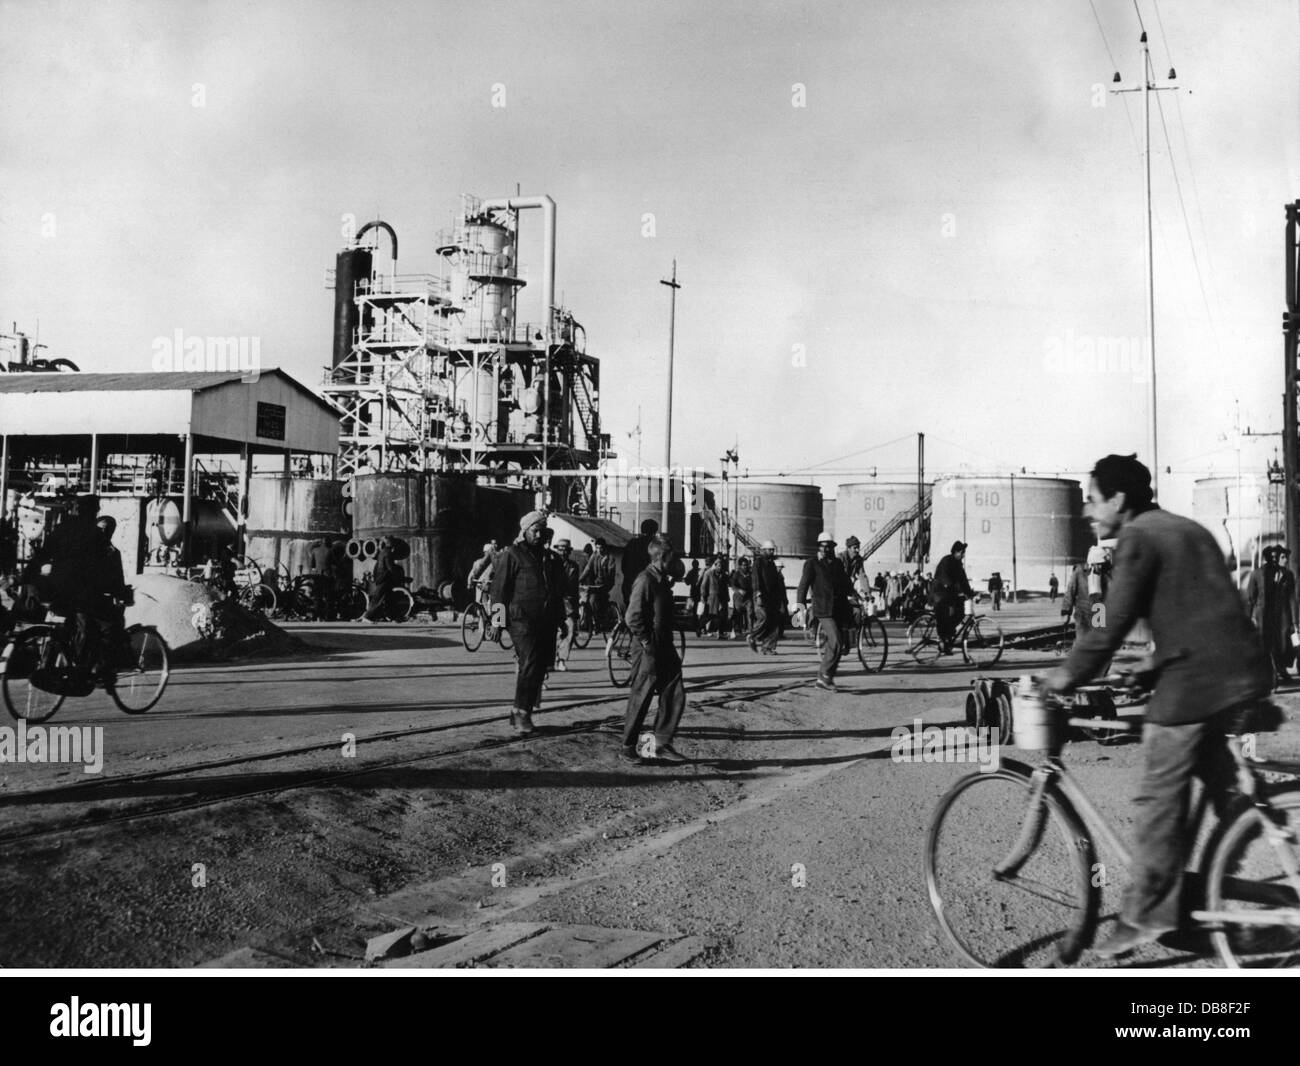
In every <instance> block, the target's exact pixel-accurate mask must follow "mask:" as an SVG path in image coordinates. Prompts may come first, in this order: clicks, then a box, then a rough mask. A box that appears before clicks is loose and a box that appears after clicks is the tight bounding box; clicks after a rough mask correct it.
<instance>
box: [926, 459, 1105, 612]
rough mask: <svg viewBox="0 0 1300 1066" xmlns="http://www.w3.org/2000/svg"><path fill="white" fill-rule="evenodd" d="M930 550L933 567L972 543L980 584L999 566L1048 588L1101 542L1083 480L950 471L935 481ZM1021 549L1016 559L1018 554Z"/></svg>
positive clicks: (1033, 586)
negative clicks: (1087, 512) (1086, 508)
mask: <svg viewBox="0 0 1300 1066" xmlns="http://www.w3.org/2000/svg"><path fill="white" fill-rule="evenodd" d="M932 495H933V499H934V510H933V514H932V518H931V525H930V529H931V534H930V556H929V561H928V563H927V569H930V570H933V569H934V566H935V564H936V563H938V561H939V560H940V559H941V558H942V557H943V556H944V555H947V554H948V550H949V548H950V547H951V546H952V543H953V542H954V541H958V540H960V541H963V542H965V543H966V544H968V545H969V547H968V548H967V550H966V576H967V577H969V578H970V581H971V584H972V585H973V586H974V587H975V588H976V590H981V589H983V588H986V587H987V584H986V583H987V580H988V578H989V577H990V576H991V575H992V574H993V573H994V572H997V573H999V574H1001V575H1002V579H1003V582H1004V584H1006V585H1009V584H1010V583H1011V581H1012V579H1013V574H1014V575H1015V580H1017V581H1018V582H1019V588H1020V589H1024V590H1032V591H1046V590H1047V588H1048V581H1049V579H1050V577H1051V575H1052V574H1053V573H1055V574H1056V576H1057V578H1058V579H1059V580H1060V582H1061V584H1062V585H1064V583H1065V579H1066V576H1067V575H1068V573H1069V570H1070V567H1071V566H1073V565H1074V564H1075V563H1079V562H1082V561H1083V558H1084V556H1085V555H1086V554H1087V551H1088V546H1089V545H1090V544H1092V543H1093V538H1092V532H1091V526H1090V523H1089V522H1088V520H1087V519H1086V518H1085V517H1084V513H1083V489H1082V487H1081V486H1080V484H1079V483H1078V482H1077V481H1071V480H1068V479H1062V478H1040V477H1014V478H1013V477H988V478H972V477H957V478H946V479H944V480H941V481H938V482H936V483H935V486H934V489H933V494H932ZM1013 555H1014V560H1013Z"/></svg>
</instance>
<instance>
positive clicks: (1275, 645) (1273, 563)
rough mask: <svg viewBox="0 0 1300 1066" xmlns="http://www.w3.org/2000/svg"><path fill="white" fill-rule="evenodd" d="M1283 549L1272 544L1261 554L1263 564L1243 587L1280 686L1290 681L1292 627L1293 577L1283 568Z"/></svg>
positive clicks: (1251, 616) (1253, 619) (1247, 605)
mask: <svg viewBox="0 0 1300 1066" xmlns="http://www.w3.org/2000/svg"><path fill="white" fill-rule="evenodd" d="M1288 555H1290V552H1288V551H1287V550H1286V548H1284V547H1281V546H1278V545H1272V546H1270V547H1267V548H1265V549H1264V551H1263V556H1264V565H1263V566H1261V567H1259V569H1257V570H1254V571H1253V572H1252V573H1251V575H1250V581H1249V582H1248V583H1247V584H1246V607H1247V609H1248V610H1249V611H1250V620H1251V621H1252V622H1254V623H1255V629H1256V630H1257V631H1258V632H1259V639H1260V643H1261V644H1262V645H1263V647H1264V651H1265V652H1267V653H1268V657H1269V659H1270V661H1271V662H1272V664H1273V676H1274V678H1275V679H1276V681H1277V683H1278V684H1279V685H1284V684H1286V683H1287V682H1289V681H1290V676H1289V675H1288V674H1287V672H1286V667H1287V663H1288V662H1289V661H1290V658H1291V629H1292V626H1293V625H1294V624H1295V618H1294V615H1293V608H1292V604H1293V602H1294V599H1295V577H1294V575H1293V574H1292V573H1291V571H1290V570H1289V569H1288V568H1287V567H1286V566H1285V560H1284V559H1283V556H1288Z"/></svg>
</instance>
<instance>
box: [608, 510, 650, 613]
mask: <svg viewBox="0 0 1300 1066" xmlns="http://www.w3.org/2000/svg"><path fill="white" fill-rule="evenodd" d="M658 532H659V523H658V522H656V521H655V520H654V519H653V518H647V519H646V520H645V521H644V522H642V523H641V535H640V536H639V537H633V538H632V539H631V540H629V541H628V542H627V547H626V548H624V549H623V557H622V558H621V559H620V560H619V564H618V565H619V579H618V587H619V596H620V599H619V607H620V609H621V610H624V611H626V610H627V605H628V599H629V597H630V596H631V595H632V582H633V581H635V580H636V579H637V576H638V575H639V574H640V573H641V571H642V570H644V569H645V568H646V567H647V566H649V565H650V552H649V547H650V540H651V538H652V537H653V536H654V535H655V534H656V533H658Z"/></svg>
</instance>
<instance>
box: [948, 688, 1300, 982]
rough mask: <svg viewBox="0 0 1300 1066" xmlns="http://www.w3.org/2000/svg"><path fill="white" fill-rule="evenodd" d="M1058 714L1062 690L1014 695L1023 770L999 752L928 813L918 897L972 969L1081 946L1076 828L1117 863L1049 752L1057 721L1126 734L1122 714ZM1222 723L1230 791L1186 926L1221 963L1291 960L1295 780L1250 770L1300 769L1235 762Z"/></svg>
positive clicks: (1061, 730)
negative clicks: (1205, 935) (1197, 904)
mask: <svg viewBox="0 0 1300 1066" xmlns="http://www.w3.org/2000/svg"><path fill="white" fill-rule="evenodd" d="M1026 680H1028V681H1030V682H1031V683H1032V679H1026ZM1110 680H1112V679H1109V678H1108V679H1104V682H1103V683H1105V681H1110ZM1121 680H1123V678H1121ZM1085 687H1094V686H1085ZM1265 706H1268V705H1267V704H1266V703H1265ZM1067 714H1068V710H1067V708H1066V706H1065V705H1064V703H1063V701H1062V700H1059V699H1057V698H1054V697H1048V698H1041V697H1035V696H1032V695H1030V694H1029V693H1027V692H1026V693H1024V694H1023V695H1022V696H1021V698H1020V700H1018V702H1017V706H1016V708H1015V712H1014V717H1015V729H1016V741H1017V743H1018V744H1020V746H1022V747H1025V748H1026V749H1029V750H1035V751H1039V752H1041V753H1042V756H1043V759H1042V762H1041V763H1040V764H1039V765H1038V766H1037V767H1031V766H1028V765H1026V764H1024V763H1020V762H1015V761H1012V760H1009V759H1003V760H1001V765H1000V767H999V768H998V769H997V770H995V771H993V772H987V773H984V772H977V773H974V774H971V775H969V776H967V777H964V778H962V779H961V780H960V781H958V782H957V783H956V784H955V785H954V786H953V787H952V788H951V789H950V790H949V791H948V792H947V793H946V794H945V795H944V797H943V798H942V799H941V800H940V801H939V804H938V806H937V807H936V809H935V812H934V815H933V817H932V818H931V822H930V829H929V834H928V836H927V840H926V857H925V875H926V888H927V891H928V893H929V897H930V903H931V906H932V907H933V909H934V913H935V917H936V918H937V920H938V922H939V925H940V927H941V928H942V929H943V932H944V934H945V935H946V936H947V938H948V940H949V941H950V942H951V943H952V945H953V946H954V947H955V948H956V949H957V951H958V952H960V954H961V955H962V956H963V957H964V958H965V959H966V960H968V961H969V962H971V963H973V964H975V965H976V966H983V967H994V966H1001V967H1006V966H1043V965H1047V966H1068V965H1070V964H1071V963H1073V962H1075V961H1076V960H1077V959H1078V958H1079V956H1080V955H1081V954H1082V953H1083V952H1084V951H1085V950H1086V949H1087V948H1088V947H1089V946H1090V945H1091V943H1092V939H1093V935H1094V933H1095V930H1096V926H1097V921H1098V915H1099V913H1100V908H1101V887H1100V882H1099V879H1098V877H1097V876H1096V874H1097V872H1098V870H1099V869H1100V867H1099V866H1098V865H1097V864H1096V848H1095V846H1094V843H1093V835H1092V834H1091V833H1090V831H1089V828H1088V827H1089V826H1093V827H1096V828H1097V829H1098V830H1099V831H1100V834H1101V838H1102V839H1103V840H1104V841H1105V842H1106V843H1107V844H1108V845H1109V847H1110V848H1112V849H1113V850H1114V852H1115V853H1116V854H1117V855H1118V856H1119V857H1120V860H1121V861H1122V862H1124V863H1128V862H1129V861H1130V856H1129V853H1128V851H1127V850H1126V849H1125V848H1124V846H1123V844H1121V843H1120V841H1119V839H1118V838H1117V836H1116V834H1115V832H1114V830H1113V829H1112V828H1111V827H1110V825H1109V824H1108V823H1107V822H1106V820H1105V819H1104V818H1103V817H1102V816H1101V814H1100V813H1099V812H1098V811H1097V809H1096V808H1095V807H1094V806H1093V805H1092V803H1091V801H1090V800H1089V799H1088V797H1087V795H1086V794H1085V792H1084V790H1083V788H1082V786H1081V785H1080V784H1079V783H1078V782H1077V781H1075V780H1074V778H1072V777H1071V776H1070V774H1069V771H1068V770H1067V769H1066V766H1065V763H1064V762H1063V761H1062V758H1061V749H1062V747H1063V746H1064V741H1065V737H1066V732H1067V731H1066V728H1065V727H1066V726H1067V725H1068V726H1074V727H1078V728H1084V729H1089V730H1096V729H1098V728H1110V729H1114V730H1126V729H1127V728H1128V727H1127V724H1126V723H1117V722H1111V723H1105V722H1099V721H1098V720H1097V719H1087V718H1067V717H1066V716H1067ZM1232 728H1233V729H1234V730H1238V732H1232V733H1229V734H1228V735H1227V744H1228V748H1229V751H1230V752H1231V753H1232V757H1233V760H1234V762H1235V764H1236V768H1237V779H1238V788H1239V790H1240V791H1241V793H1242V795H1241V796H1240V797H1239V798H1238V799H1237V800H1235V801H1234V802H1233V803H1232V804H1231V805H1230V806H1229V808H1228V809H1227V810H1226V811H1225V813H1224V816H1223V818H1222V819H1220V820H1219V821H1218V822H1217V824H1216V825H1215V826H1214V828H1213V831H1212V832H1211V833H1210V834H1209V836H1208V838H1207V840H1206V843H1205V845H1204V847H1203V848H1202V850H1201V861H1200V864H1199V872H1200V874H1201V876H1202V877H1203V878H1204V885H1205V889H1206V895H1205V904H1204V906H1203V907H1202V908H1199V909H1195V910H1193V911H1192V912H1191V920H1192V923H1193V927H1194V928H1196V929H1200V930H1205V931H1208V932H1209V933H1210V937H1211V940H1212V941H1213V944H1214V947H1215V950H1216V952H1217V954H1218V956H1219V960H1220V961H1221V963H1222V964H1223V965H1224V966H1227V967H1242V966H1251V967H1255V966H1296V965H1300V836H1298V831H1300V787H1297V785H1296V784H1295V783H1294V782H1292V783H1290V784H1287V785H1283V786H1278V785H1270V784H1267V783H1266V782H1265V780H1264V779H1263V777H1262V776H1261V775H1262V774H1264V773H1275V774H1283V775H1286V776H1288V777H1300V765H1295V764H1288V763H1281V762H1270V761H1263V760H1254V759H1251V758H1248V757H1247V756H1246V755H1245V754H1244V753H1243V751H1242V746H1241V740H1240V734H1239V730H1240V728H1242V723H1238V724H1235V725H1234V726H1233V727H1232ZM1208 798H1209V797H1208V795H1207V793H1206V792H1205V790H1202V793H1201V795H1200V797H1199V800H1198V803H1197V805H1196V809H1195V810H1194V812H1193V818H1192V819H1191V821H1190V822H1189V825H1190V826H1192V827H1193V828H1194V832H1195V835H1194V836H1193V838H1192V839H1195V840H1199V839H1201V832H1202V830H1204V829H1205V828H1206V825H1207V824H1208V823H1207V819H1208V816H1209V807H1210V805H1209V802H1208ZM1016 812H1021V813H1016ZM1100 880H1104V877H1103V878H1101V879H1100Z"/></svg>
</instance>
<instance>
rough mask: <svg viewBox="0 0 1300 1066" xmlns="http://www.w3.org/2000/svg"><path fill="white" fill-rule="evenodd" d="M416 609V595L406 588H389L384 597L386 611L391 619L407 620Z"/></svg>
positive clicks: (395, 620)
mask: <svg viewBox="0 0 1300 1066" xmlns="http://www.w3.org/2000/svg"><path fill="white" fill-rule="evenodd" d="M414 610H415V597H414V596H412V595H411V594H410V593H409V592H407V591H406V589H401V588H398V589H389V590H388V595H386V596H385V597H384V613H385V614H387V615H388V617H389V619H390V621H393V622H405V621H406V620H407V619H408V618H410V617H411V614H412V612H414Z"/></svg>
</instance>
